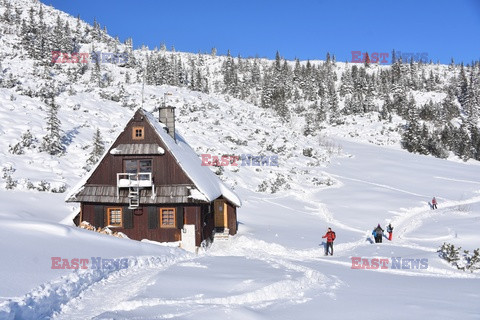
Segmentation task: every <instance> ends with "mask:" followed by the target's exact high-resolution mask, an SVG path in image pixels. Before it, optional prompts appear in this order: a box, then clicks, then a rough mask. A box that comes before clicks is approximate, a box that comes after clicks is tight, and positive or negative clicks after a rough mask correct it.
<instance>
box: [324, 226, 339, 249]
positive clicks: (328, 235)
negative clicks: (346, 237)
mask: <svg viewBox="0 0 480 320" xmlns="http://www.w3.org/2000/svg"><path fill="white" fill-rule="evenodd" d="M322 238H327V245H326V246H325V255H326V256H328V251H329V250H328V248H331V249H332V253H330V255H331V256H333V240H335V238H336V235H335V231H332V228H328V231H327V233H326V234H325V235H324V236H323V237H322Z"/></svg>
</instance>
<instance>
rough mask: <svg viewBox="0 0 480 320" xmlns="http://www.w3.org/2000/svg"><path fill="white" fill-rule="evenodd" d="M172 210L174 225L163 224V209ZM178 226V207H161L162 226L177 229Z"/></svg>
mask: <svg viewBox="0 0 480 320" xmlns="http://www.w3.org/2000/svg"><path fill="white" fill-rule="evenodd" d="M167 210H169V211H170V210H172V211H173V224H172V225H165V224H163V219H162V215H163V211H167ZM176 227H177V208H160V228H165V229H175V228H176Z"/></svg>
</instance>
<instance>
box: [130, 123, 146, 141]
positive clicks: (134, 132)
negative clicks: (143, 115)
mask: <svg viewBox="0 0 480 320" xmlns="http://www.w3.org/2000/svg"><path fill="white" fill-rule="evenodd" d="M137 130H140V132H141V136H137ZM132 139H133V140H143V139H145V127H140V126H136V127H133V128H132Z"/></svg>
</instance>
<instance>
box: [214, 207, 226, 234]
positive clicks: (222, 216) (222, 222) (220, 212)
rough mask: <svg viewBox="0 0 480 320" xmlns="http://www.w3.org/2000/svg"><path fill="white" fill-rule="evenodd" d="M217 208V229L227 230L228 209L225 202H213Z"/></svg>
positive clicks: (215, 214)
mask: <svg viewBox="0 0 480 320" xmlns="http://www.w3.org/2000/svg"><path fill="white" fill-rule="evenodd" d="M213 205H214V207H215V209H214V216H215V228H226V227H227V222H228V220H227V208H226V206H225V200H215V201H214V202H213Z"/></svg>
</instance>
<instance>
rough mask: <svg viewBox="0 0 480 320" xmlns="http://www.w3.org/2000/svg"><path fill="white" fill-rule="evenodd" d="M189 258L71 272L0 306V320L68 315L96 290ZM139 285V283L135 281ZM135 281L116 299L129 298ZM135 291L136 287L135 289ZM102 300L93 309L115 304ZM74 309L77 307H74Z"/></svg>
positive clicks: (155, 259)
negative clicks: (119, 267)
mask: <svg viewBox="0 0 480 320" xmlns="http://www.w3.org/2000/svg"><path fill="white" fill-rule="evenodd" d="M188 256H191V255H190V254H185V255H178V256H175V255H170V256H168V257H137V258H130V259H129V267H128V268H126V269H118V268H116V269H115V268H112V269H109V270H92V269H87V270H85V271H83V270H82V271H78V270H75V271H74V272H72V273H70V274H68V275H66V276H64V277H61V278H59V279H57V280H54V281H52V282H48V283H45V284H43V285H41V286H39V287H38V288H36V289H34V290H32V291H31V292H29V293H28V294H26V295H25V296H24V297H22V298H20V299H15V300H10V301H6V302H4V303H2V304H0V319H5V320H13V319H50V318H52V317H55V316H56V315H57V314H58V313H60V314H61V313H62V312H63V311H64V310H66V311H67V312H70V311H72V310H73V309H72V308H71V305H75V304H76V302H77V301H78V300H79V299H78V298H79V297H80V298H81V297H83V296H84V295H85V294H86V293H88V292H94V293H96V290H97V288H99V287H103V288H110V286H107V285H108V284H110V285H111V284H116V283H122V284H123V285H124V286H125V283H124V282H125V281H124V279H130V280H132V279H131V277H135V275H136V274H137V273H138V272H139V271H140V272H141V271H142V270H149V269H151V268H154V269H155V270H159V268H165V267H167V266H168V265H170V264H173V263H175V262H177V261H182V260H185V259H186V257H188ZM139 282H140V281H139ZM135 283H136V281H130V282H129V285H128V286H125V287H123V288H128V289H127V290H120V289H118V290H116V291H115V292H116V296H119V297H121V298H127V297H128V296H129V295H130V294H129V293H130V291H129V289H130V288H131V287H132V284H135ZM119 288H121V287H119ZM138 288H139V287H137V289H138ZM106 297H108V295H104V296H97V299H99V300H97V301H96V302H95V301H94V303H95V305H96V306H98V305H99V303H98V301H102V304H101V305H103V306H110V303H115V301H107V299H106ZM77 306H78V305H77ZM91 311H94V310H93V309H91V310H88V309H83V310H82V314H81V316H76V317H75V316H74V314H73V315H72V314H70V315H69V317H68V318H69V319H85V314H86V312H91Z"/></svg>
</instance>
